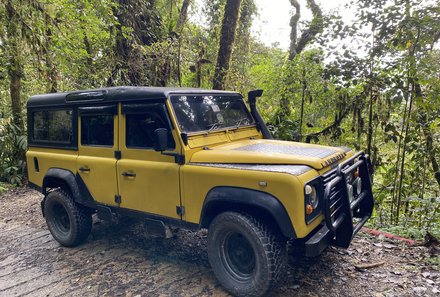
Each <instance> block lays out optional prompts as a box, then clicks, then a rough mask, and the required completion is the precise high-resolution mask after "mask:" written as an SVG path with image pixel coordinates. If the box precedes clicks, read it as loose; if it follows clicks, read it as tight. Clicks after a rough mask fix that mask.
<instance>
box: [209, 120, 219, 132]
mask: <svg viewBox="0 0 440 297" xmlns="http://www.w3.org/2000/svg"><path fill="white" fill-rule="evenodd" d="M209 126H211V127H209V130H208V131H206V133H207V134H209V133H210V132H211V131H212V130H214V129H215V128H218V127H219V126H220V123H219V122H215V123H212V124H211V125H209Z"/></svg>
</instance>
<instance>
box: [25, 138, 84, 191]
mask: <svg viewBox="0 0 440 297" xmlns="http://www.w3.org/2000/svg"><path fill="white" fill-rule="evenodd" d="M77 157H78V152H77V151H74V150H65V149H54V148H37V147H31V148H29V150H28V151H27V153H26V162H27V167H28V175H29V181H30V182H31V183H33V184H35V185H37V186H39V187H42V186H43V179H44V176H45V174H46V173H47V171H48V170H49V169H50V168H62V169H67V170H69V171H71V172H76V159H77Z"/></svg>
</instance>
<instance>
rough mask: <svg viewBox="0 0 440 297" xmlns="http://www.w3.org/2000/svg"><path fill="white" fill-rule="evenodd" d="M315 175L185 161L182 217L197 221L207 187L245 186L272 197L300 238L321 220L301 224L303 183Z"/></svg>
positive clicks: (303, 217)
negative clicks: (196, 164) (278, 203)
mask: <svg viewBox="0 0 440 297" xmlns="http://www.w3.org/2000/svg"><path fill="white" fill-rule="evenodd" d="M316 176H317V172H316V171H314V170H310V171H308V172H306V173H304V174H302V175H300V176H293V175H289V174H285V173H274V172H264V171H251V170H237V169H226V168H218V167H208V166H195V165H190V164H187V165H184V166H183V167H182V204H183V205H184V206H185V209H186V213H185V216H184V220H186V221H188V222H191V223H199V222H200V220H201V215H202V214H201V210H202V209H203V205H204V202H205V198H206V197H207V195H208V193H209V191H210V190H211V189H213V188H215V187H218V186H222V187H237V188H247V189H252V190H256V191H261V192H264V193H268V194H269V195H271V196H274V197H276V198H277V199H278V201H280V202H281V204H282V205H283V206H284V208H285V209H286V211H287V213H288V214H289V217H290V220H291V223H292V225H293V227H294V229H295V232H296V236H297V237H298V238H302V237H305V236H306V235H307V234H308V233H310V232H311V231H312V230H313V229H314V228H316V227H317V226H318V225H319V223H320V222H321V221H322V216H320V217H318V218H317V219H316V220H315V221H314V222H312V223H311V224H309V225H306V224H305V215H304V194H303V187H304V186H303V185H304V183H305V182H307V181H308V180H311V179H312V178H314V177H316ZM260 182H266V183H267V186H261V185H260Z"/></svg>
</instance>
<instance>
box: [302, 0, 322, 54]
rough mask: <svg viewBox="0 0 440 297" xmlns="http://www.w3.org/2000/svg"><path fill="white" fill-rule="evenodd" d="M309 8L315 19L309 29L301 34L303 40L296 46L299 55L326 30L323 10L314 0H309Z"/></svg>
mask: <svg viewBox="0 0 440 297" xmlns="http://www.w3.org/2000/svg"><path fill="white" fill-rule="evenodd" d="M307 6H308V7H309V8H310V10H311V11H312V14H313V19H312V21H311V22H310V25H309V27H308V28H307V29H306V30H304V31H303V32H302V34H301V38H300V39H299V41H298V44H297V45H296V53H297V54H299V53H301V52H302V51H303V50H304V48H305V47H306V45H307V44H308V43H310V42H311V41H312V40H313V39H314V38H315V37H316V35H318V33H320V32H321V31H322V29H323V28H324V21H323V19H322V11H321V8H320V7H319V6H318V5H317V4H316V3H315V1H314V0H307Z"/></svg>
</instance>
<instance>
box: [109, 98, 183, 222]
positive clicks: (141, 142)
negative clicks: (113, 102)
mask: <svg viewBox="0 0 440 297" xmlns="http://www.w3.org/2000/svg"><path fill="white" fill-rule="evenodd" d="M158 128H166V129H168V131H169V135H168V148H169V149H168V150H167V151H172V152H176V153H177V152H180V144H179V142H178V141H177V133H176V130H173V128H172V125H171V121H170V118H169V114H168V112H167V108H166V105H165V102H159V103H147V104H145V103H141V104H135V103H124V104H122V114H121V121H120V128H119V129H120V139H119V149H120V151H121V156H122V157H121V159H120V160H119V161H118V163H117V171H118V181H119V193H120V196H121V204H120V206H121V207H123V208H128V209H132V210H137V211H142V212H145V213H149V214H153V215H159V216H165V217H169V218H176V219H180V214H178V213H177V211H176V207H180V206H181V203H180V189H179V170H180V165H179V164H177V163H176V162H175V158H174V157H173V156H166V155H163V154H161V153H160V152H157V151H155V150H154V149H153V143H154V131H155V130H156V129H158Z"/></svg>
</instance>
